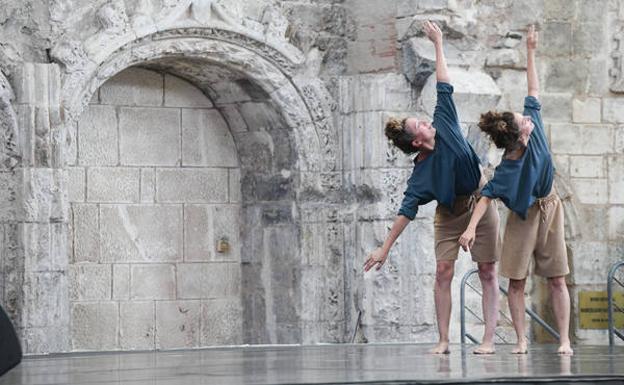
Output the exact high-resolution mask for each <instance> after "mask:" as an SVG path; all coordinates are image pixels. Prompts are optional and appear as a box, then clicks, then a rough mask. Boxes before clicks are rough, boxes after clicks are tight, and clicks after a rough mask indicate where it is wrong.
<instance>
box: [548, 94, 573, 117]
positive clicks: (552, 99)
mask: <svg viewBox="0 0 624 385" xmlns="http://www.w3.org/2000/svg"><path fill="white" fill-rule="evenodd" d="M540 102H542V118H543V120H544V122H569V121H570V120H571V119H572V95H570V94H567V93H542V94H540Z"/></svg>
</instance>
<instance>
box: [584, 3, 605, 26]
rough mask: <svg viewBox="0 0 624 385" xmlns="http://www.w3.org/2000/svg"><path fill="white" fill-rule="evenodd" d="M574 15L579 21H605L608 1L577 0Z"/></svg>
mask: <svg viewBox="0 0 624 385" xmlns="http://www.w3.org/2000/svg"><path fill="white" fill-rule="evenodd" d="M576 3H577V4H576V16H577V19H578V21H580V22H594V23H603V24H604V23H606V21H607V12H606V10H607V9H608V7H609V2H608V1H607V0H579V1H577V2H576Z"/></svg>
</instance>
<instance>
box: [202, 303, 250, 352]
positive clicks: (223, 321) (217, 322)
mask: <svg viewBox="0 0 624 385" xmlns="http://www.w3.org/2000/svg"><path fill="white" fill-rule="evenodd" d="M242 320H243V311H242V308H241V304H240V300H239V298H226V299H213V300H206V301H202V303H201V337H200V344H201V346H210V345H240V344H241V343H242V342H243V338H242V337H243V330H242V328H243V324H242V322H243V321H242Z"/></svg>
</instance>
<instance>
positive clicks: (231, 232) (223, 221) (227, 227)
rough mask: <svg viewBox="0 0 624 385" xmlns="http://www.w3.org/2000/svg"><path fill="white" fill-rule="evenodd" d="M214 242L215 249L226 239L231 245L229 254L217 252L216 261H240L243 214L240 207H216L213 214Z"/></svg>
mask: <svg viewBox="0 0 624 385" xmlns="http://www.w3.org/2000/svg"><path fill="white" fill-rule="evenodd" d="M213 220H214V224H213V229H214V240H213V247H215V246H214V245H216V243H217V242H218V241H219V240H221V239H225V240H227V241H228V242H229V244H230V249H229V251H227V252H222V253H219V252H216V253H215V254H214V259H215V260H218V261H240V247H241V244H240V227H241V221H242V218H241V212H240V206H238V205H219V206H215V207H214V214H213Z"/></svg>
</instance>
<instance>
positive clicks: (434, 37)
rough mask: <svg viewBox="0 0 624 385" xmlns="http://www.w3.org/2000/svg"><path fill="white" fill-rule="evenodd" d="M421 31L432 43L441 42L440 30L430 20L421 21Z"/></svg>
mask: <svg viewBox="0 0 624 385" xmlns="http://www.w3.org/2000/svg"><path fill="white" fill-rule="evenodd" d="M423 31H424V32H425V35H427V37H428V38H429V40H431V41H432V42H433V43H434V44H439V43H442V30H441V29H440V27H438V25H437V24H436V23H434V22H432V21H430V20H427V21H425V22H424V23H423Z"/></svg>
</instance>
